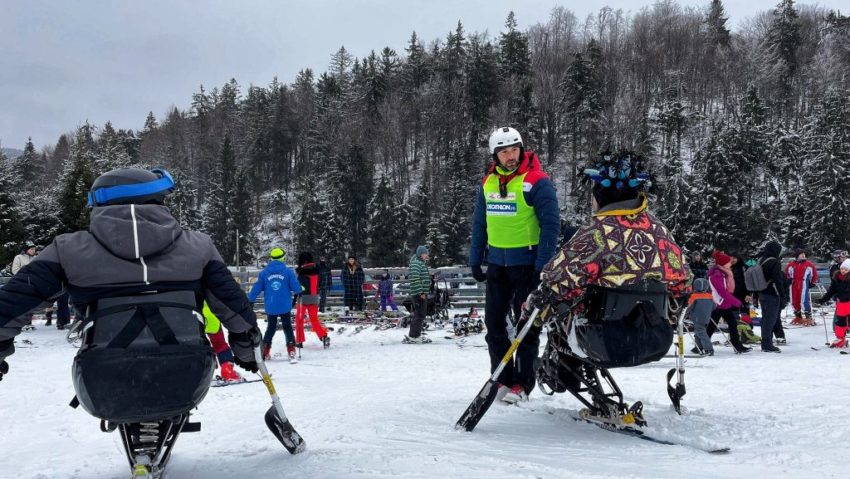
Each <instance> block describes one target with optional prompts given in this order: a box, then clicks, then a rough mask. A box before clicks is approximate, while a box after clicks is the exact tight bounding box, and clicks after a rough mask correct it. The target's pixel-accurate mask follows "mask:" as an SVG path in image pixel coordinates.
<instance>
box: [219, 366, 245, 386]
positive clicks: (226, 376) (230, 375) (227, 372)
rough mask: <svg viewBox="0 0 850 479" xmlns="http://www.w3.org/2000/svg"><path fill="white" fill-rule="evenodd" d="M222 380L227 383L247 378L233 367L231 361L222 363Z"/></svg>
mask: <svg viewBox="0 0 850 479" xmlns="http://www.w3.org/2000/svg"><path fill="white" fill-rule="evenodd" d="M221 380H222V381H223V382H225V383H241V382H242V381H244V380H245V378H243V377H242V376H240V375H239V373H237V372H236V371H235V370H234V369H233V363H232V362H230V361H227V362H224V363H221Z"/></svg>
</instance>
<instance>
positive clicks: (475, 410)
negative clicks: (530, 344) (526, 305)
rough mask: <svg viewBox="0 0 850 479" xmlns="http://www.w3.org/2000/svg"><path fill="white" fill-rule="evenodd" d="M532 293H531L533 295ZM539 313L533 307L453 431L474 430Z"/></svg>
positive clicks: (494, 396) (530, 298)
mask: <svg viewBox="0 0 850 479" xmlns="http://www.w3.org/2000/svg"><path fill="white" fill-rule="evenodd" d="M533 294H534V293H532V295H533ZM531 301H533V296H531V295H529V299H528V300H527V302H531ZM548 310H549V305H548V304H546V306H544V307H543V310H542V311H543V312H547V311H548ZM540 312H541V310H540V309H539V308H538V307H536V306H535V307H534V310H533V311H532V312H531V315H530V316H529V318H528V321H526V322H525V325H524V326H523V327H522V329H521V330H520V332H519V334H517V337H516V339H514V340H513V342H512V343H511V346H510V347H509V348H508V351H507V352H506V353H505V355H504V356H503V357H502V360H501V361H500V362H499V365H498V366H497V367H496V370H495V371H493V374H491V375H490V378H489V379H487V382H486V383H484V386H483V387H482V388H481V390H480V391H478V394H477V395H476V396H475V399H473V400H472V402H471V403H470V404H469V406H468V407H467V408H466V411H464V412H463V415H461V416H460V419H458V420H457V423H456V424H455V429H465V430H466V431H472V430H473V429H475V426H476V425H478V421H480V420H481V418H482V417H484V414H485V413H486V412H487V410H488V409H489V408H490V406H491V405H492V404H493V401H495V400H496V393H497V392H498V389H499V382H498V379H499V375H500V374H502V371H503V370H504V369H505V366H507V364H508V361H510V360H511V358H512V357H513V354H514V351H516V349H517V347H519V344H520V343H521V342H522V340H523V339H525V336H526V335H527V334H528V332H529V331H530V330H531V327H532V326H534V325H535V323H538V325H539V322H538V321H537V315H538V314H539V313H540Z"/></svg>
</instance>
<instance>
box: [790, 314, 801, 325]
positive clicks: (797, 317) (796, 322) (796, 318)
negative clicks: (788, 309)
mask: <svg viewBox="0 0 850 479" xmlns="http://www.w3.org/2000/svg"><path fill="white" fill-rule="evenodd" d="M802 325H803V313H802V311H794V319H792V320H791V326H802Z"/></svg>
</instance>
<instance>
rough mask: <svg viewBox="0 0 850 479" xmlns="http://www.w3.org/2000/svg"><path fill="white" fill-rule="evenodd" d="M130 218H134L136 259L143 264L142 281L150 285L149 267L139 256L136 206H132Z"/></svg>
mask: <svg viewBox="0 0 850 479" xmlns="http://www.w3.org/2000/svg"><path fill="white" fill-rule="evenodd" d="M130 217H131V218H133V247H134V248H135V254H136V258H139V262H140V263H142V281H144V283H145V284H150V283H149V282H148V265H147V264H145V259H144V258H142V257H141V256H140V255H139V228H138V226H137V225H136V205H134V204H131V205H130Z"/></svg>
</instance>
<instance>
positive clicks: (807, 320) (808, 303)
mask: <svg viewBox="0 0 850 479" xmlns="http://www.w3.org/2000/svg"><path fill="white" fill-rule="evenodd" d="M785 277H787V278H788V280H789V281H790V282H791V305H792V306H794V319H793V320H792V321H791V324H792V325H794V326H814V324H815V322H814V320H813V319H812V297H811V288H812V287H814V286H815V284H817V282H818V270H817V268H815V265H814V264H813V263H812V262H811V261H809V260H808V259H806V250H804V249H803V248H797V249H796V250H794V261H792V262H790V263H788V265H787V266H786V267H785ZM804 315H805V317H804Z"/></svg>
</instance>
